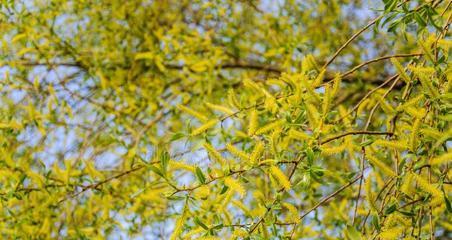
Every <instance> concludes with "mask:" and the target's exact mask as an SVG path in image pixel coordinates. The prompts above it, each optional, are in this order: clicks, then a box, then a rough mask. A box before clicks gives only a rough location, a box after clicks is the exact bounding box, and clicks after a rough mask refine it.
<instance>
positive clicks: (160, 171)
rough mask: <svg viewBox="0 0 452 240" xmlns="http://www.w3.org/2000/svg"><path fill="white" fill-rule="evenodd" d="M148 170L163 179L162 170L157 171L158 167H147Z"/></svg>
mask: <svg viewBox="0 0 452 240" xmlns="http://www.w3.org/2000/svg"><path fill="white" fill-rule="evenodd" d="M148 169H150V170H151V171H153V172H154V173H156V174H157V175H159V176H160V177H163V178H165V175H164V174H163V172H162V170H161V169H159V168H158V167H156V166H154V165H149V166H148Z"/></svg>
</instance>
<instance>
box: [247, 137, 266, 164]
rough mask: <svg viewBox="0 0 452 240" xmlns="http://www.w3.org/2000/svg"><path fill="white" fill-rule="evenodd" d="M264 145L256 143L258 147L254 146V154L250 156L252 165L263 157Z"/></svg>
mask: <svg viewBox="0 0 452 240" xmlns="http://www.w3.org/2000/svg"><path fill="white" fill-rule="evenodd" d="M264 147H265V146H264V143H263V142H261V141H258V142H257V143H256V146H254V149H253V152H252V153H251V156H250V162H251V164H252V165H254V164H256V163H257V162H258V160H259V158H260V157H261V155H262V152H263V151H264Z"/></svg>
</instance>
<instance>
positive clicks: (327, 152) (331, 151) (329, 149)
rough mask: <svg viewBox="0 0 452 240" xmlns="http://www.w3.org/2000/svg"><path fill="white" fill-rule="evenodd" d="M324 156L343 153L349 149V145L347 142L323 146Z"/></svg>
mask: <svg viewBox="0 0 452 240" xmlns="http://www.w3.org/2000/svg"><path fill="white" fill-rule="evenodd" d="M321 149H322V153H321V154H322V156H331V155H334V154H338V153H341V152H343V151H345V150H346V149H347V145H346V144H342V145H340V146H336V147H322V148H321Z"/></svg>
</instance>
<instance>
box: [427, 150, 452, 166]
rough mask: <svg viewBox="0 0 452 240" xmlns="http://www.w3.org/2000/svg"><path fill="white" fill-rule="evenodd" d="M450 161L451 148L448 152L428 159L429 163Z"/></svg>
mask: <svg viewBox="0 0 452 240" xmlns="http://www.w3.org/2000/svg"><path fill="white" fill-rule="evenodd" d="M451 161H452V150H449V152H447V153H445V154H443V155H440V156H438V157H435V158H433V159H432V160H430V164H431V165H441V164H446V163H450V162H451Z"/></svg>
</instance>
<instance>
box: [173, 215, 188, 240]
mask: <svg viewBox="0 0 452 240" xmlns="http://www.w3.org/2000/svg"><path fill="white" fill-rule="evenodd" d="M186 218H187V210H186V209H185V208H184V210H183V212H182V215H181V216H180V217H179V219H178V220H177V221H176V225H175V226H174V229H173V233H172V234H171V237H170V239H171V240H176V239H177V238H178V237H179V235H180V234H181V233H182V231H183V230H184V229H183V228H184V223H185V220H186Z"/></svg>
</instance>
